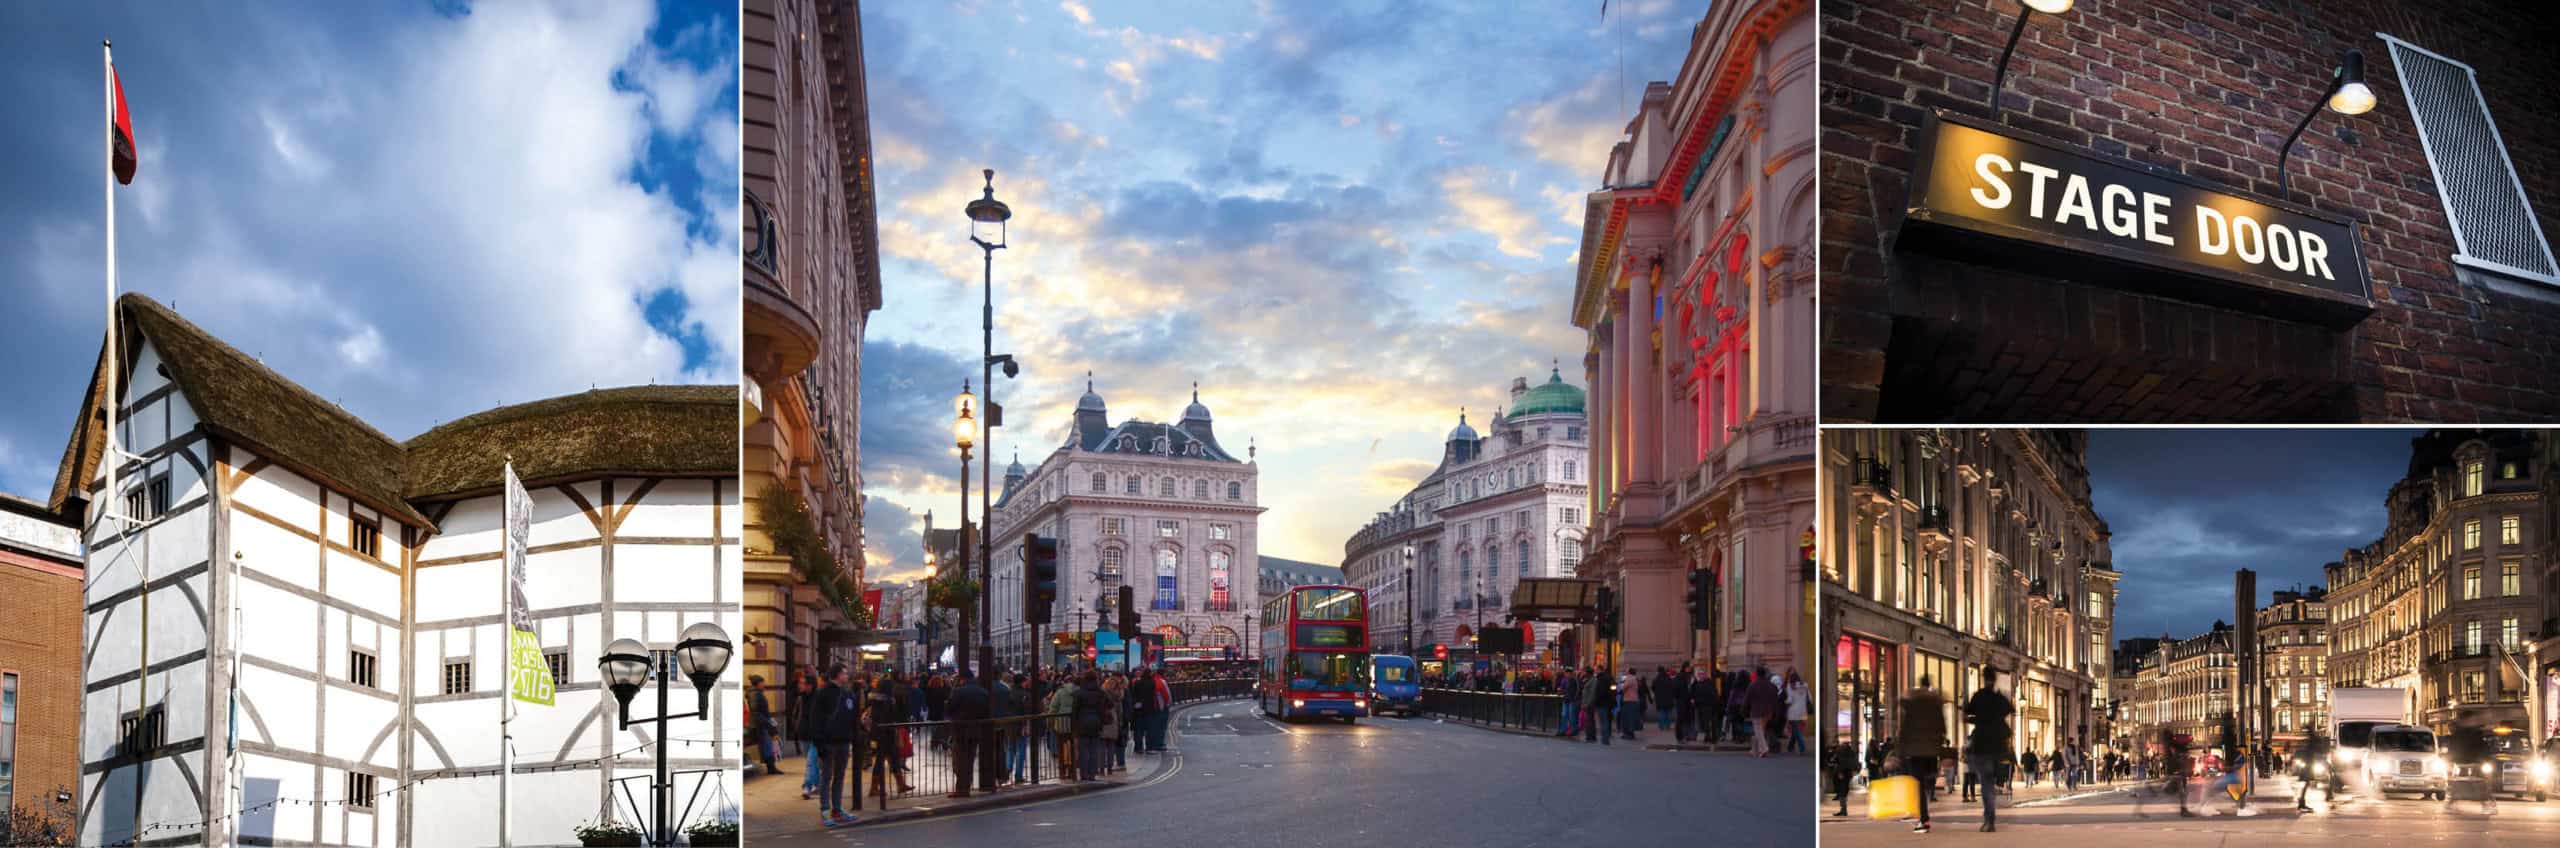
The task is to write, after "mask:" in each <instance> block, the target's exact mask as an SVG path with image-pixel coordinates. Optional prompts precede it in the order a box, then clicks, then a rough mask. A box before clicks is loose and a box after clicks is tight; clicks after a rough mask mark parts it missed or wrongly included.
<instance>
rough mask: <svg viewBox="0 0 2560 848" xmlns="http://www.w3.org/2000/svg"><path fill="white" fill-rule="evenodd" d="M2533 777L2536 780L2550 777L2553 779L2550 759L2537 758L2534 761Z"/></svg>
mask: <svg viewBox="0 0 2560 848" xmlns="http://www.w3.org/2000/svg"><path fill="white" fill-rule="evenodd" d="M2533 779H2535V780H2550V779H2551V761H2549V760H2535V761H2534V762H2533Z"/></svg>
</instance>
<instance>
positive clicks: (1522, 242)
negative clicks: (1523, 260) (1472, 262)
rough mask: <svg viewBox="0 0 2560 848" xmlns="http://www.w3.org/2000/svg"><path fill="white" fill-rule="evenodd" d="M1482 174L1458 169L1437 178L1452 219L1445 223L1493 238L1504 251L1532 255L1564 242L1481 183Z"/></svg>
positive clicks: (1545, 225) (1520, 207) (1506, 198)
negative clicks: (1447, 199) (1447, 200)
mask: <svg viewBox="0 0 2560 848" xmlns="http://www.w3.org/2000/svg"><path fill="white" fill-rule="evenodd" d="M1485 182H1486V180H1485V179H1484V176H1483V174H1481V173H1479V172H1473V171H1461V172H1455V173H1451V174H1448V175H1446V176H1443V177H1441V178H1440V190H1441V191H1442V192H1444V193H1446V194H1447V195H1448V198H1449V206H1450V211H1451V213H1452V216H1453V219H1454V220H1452V221H1450V222H1449V223H1450V224H1452V225H1454V226H1457V227H1460V228H1463V229H1469V230H1474V231H1476V232H1480V233H1483V234H1485V235H1488V236H1492V237H1493V239H1494V246H1495V248H1496V249H1498V250H1501V251H1502V252H1503V253H1505V254H1509V255H1512V256H1519V257H1527V258H1534V257H1537V256H1538V255H1540V253H1541V252H1543V251H1544V250H1545V249H1546V247H1547V246H1548V245H1552V244H1560V243H1563V242H1564V241H1566V239H1565V238H1564V237H1563V236H1559V235H1557V234H1555V233H1554V232H1553V231H1551V230H1549V229H1548V228H1547V227H1548V225H1547V223H1546V222H1545V221H1541V220H1539V219H1538V216H1536V215H1533V214H1530V212H1529V211H1528V210H1527V209H1526V208H1523V207H1522V206H1521V205H1520V204H1518V203H1516V202H1514V201H1513V200H1512V199H1511V198H1510V197H1507V196H1505V195H1503V194H1501V193H1499V192H1497V191H1495V190H1493V189H1491V188H1488V187H1487V186H1486V185H1485Z"/></svg>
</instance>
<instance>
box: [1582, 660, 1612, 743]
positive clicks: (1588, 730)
mask: <svg viewBox="0 0 2560 848" xmlns="http://www.w3.org/2000/svg"><path fill="white" fill-rule="evenodd" d="M1617 712H1618V687H1616V686H1612V685H1610V684H1609V672H1607V671H1605V670H1601V669H1592V670H1591V673H1590V674H1589V675H1588V676H1586V677H1584V678H1583V680H1582V741H1584V742H1590V741H1592V737H1593V736H1594V735H1597V736H1598V737H1599V742H1600V744H1602V745H1608V744H1610V738H1611V737H1614V736H1616V735H1618V734H1617V731H1616V729H1615V728H1612V727H1610V726H1609V722H1610V719H1609V717H1610V716H1613V715H1616V714H1617Z"/></svg>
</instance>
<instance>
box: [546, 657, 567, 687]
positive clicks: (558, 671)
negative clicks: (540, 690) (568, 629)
mask: <svg viewBox="0 0 2560 848" xmlns="http://www.w3.org/2000/svg"><path fill="white" fill-rule="evenodd" d="M542 664H543V665H547V666H550V667H551V685H553V686H565V685H568V683H569V649H567V648H545V649H543V651H542Z"/></svg>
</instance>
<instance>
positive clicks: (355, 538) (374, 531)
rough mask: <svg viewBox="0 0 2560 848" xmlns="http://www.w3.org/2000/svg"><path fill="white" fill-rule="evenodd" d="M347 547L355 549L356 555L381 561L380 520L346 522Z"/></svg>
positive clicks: (360, 519) (359, 519) (358, 519)
mask: <svg viewBox="0 0 2560 848" xmlns="http://www.w3.org/2000/svg"><path fill="white" fill-rule="evenodd" d="M347 547H351V548H354V549H356V553H360V554H363V555H365V556H369V557H373V558H374V559H381V558H382V520H381V519H374V520H371V521H367V520H365V519H362V518H356V519H351V520H349V521H348V522H347Z"/></svg>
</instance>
